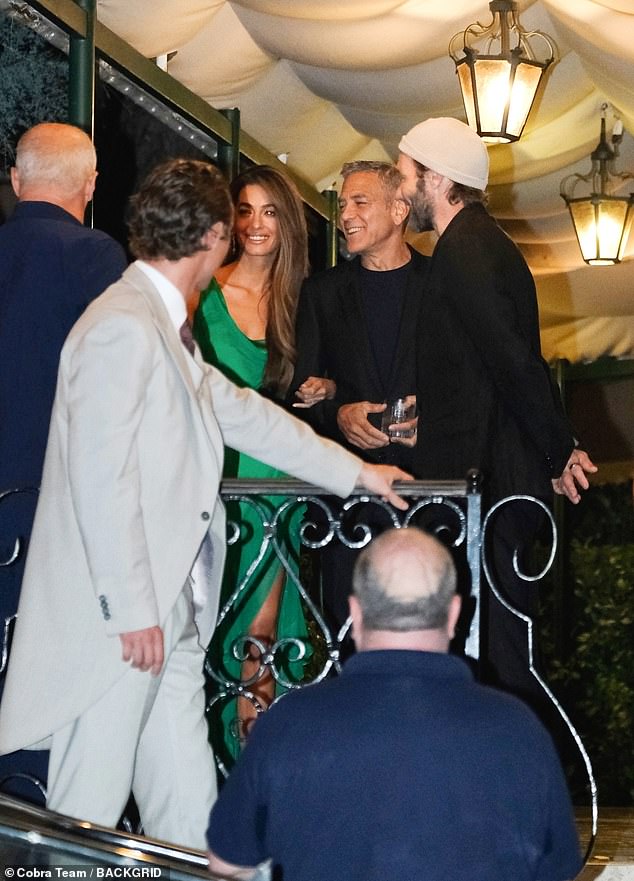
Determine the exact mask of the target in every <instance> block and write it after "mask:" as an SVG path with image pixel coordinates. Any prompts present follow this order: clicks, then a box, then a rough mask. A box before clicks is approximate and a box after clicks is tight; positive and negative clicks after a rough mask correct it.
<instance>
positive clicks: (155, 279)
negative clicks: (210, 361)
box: [135, 260, 203, 388]
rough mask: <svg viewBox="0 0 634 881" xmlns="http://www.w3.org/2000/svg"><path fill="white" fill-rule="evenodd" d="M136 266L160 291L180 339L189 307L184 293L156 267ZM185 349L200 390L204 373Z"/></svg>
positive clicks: (194, 379) (138, 261)
mask: <svg viewBox="0 0 634 881" xmlns="http://www.w3.org/2000/svg"><path fill="white" fill-rule="evenodd" d="M135 265H136V266H138V268H139V269H140V270H141V271H142V272H144V273H145V274H146V275H147V277H148V278H149V279H150V281H151V282H152V284H153V285H154V287H155V288H156V290H157V291H158V294H159V296H160V298H161V301H162V302H163V305H164V306H165V308H166V310H167V314H168V315H169V317H170V321H171V323H172V324H173V325H174V330H175V331H176V334H177V336H178V338H179V339H180V330H181V327H182V326H183V324H184V322H185V321H187V307H186V306H185V300H184V299H183V295H182V293H181V292H180V291H179V290H178V288H177V287H176V285H175V284H173V283H172V282H171V281H170V280H169V278H167V276H165V275H163V273H162V272H159V270H158V269H156V268H155V267H154V266H150V264H149V263H146V262H145V260H137V261H136V264H135ZM183 349H184V351H185V352H186V353H187V354H186V356H185V357H186V358H187V364H188V366H189V370H190V373H191V377H192V380H193V382H194V385H195V386H196V388H198V386H199V385H200V382H201V380H202V377H203V372H202V370H201V369H200V367H199V366H198V364H197V363H196V361H195V360H194V358H193V357H192V356H191V355H190V354H189V352H188V351H187V349H186V348H185V346H183Z"/></svg>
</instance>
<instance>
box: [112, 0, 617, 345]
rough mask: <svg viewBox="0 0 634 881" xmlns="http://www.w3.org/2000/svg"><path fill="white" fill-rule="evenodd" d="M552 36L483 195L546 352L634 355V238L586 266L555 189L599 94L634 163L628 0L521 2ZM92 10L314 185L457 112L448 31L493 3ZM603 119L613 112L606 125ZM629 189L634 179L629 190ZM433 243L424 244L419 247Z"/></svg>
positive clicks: (211, 3)
mask: <svg viewBox="0 0 634 881" xmlns="http://www.w3.org/2000/svg"><path fill="white" fill-rule="evenodd" d="M519 8H520V10H521V23H522V25H523V27H524V28H526V29H527V30H532V29H540V30H543V31H545V32H546V33H548V34H549V35H550V36H552V37H553V38H554V39H555V41H556V42H557V45H558V48H559V53H560V61H559V63H558V64H557V65H556V66H554V67H553V68H552V69H551V72H550V73H549V75H548V79H547V82H546V85H545V88H544V89H543V91H542V93H541V96H540V98H539V99H538V103H537V104H536V106H535V107H534V108H533V112H532V115H531V118H530V120H529V122H528V125H527V128H526V130H525V132H524V135H523V136H522V139H521V140H520V141H519V142H518V143H517V144H514V145H504V146H502V145H498V146H493V147H491V148H490V157H491V181H490V184H491V185H490V190H489V192H490V197H491V201H490V206H491V209H492V212H493V213H494V214H495V215H496V217H498V219H499V220H500V222H501V223H502V225H503V226H504V228H505V229H506V230H507V232H508V233H509V234H510V235H511V236H512V237H513V238H514V239H515V241H517V243H518V244H519V246H520V247H521V248H522V250H523V252H524V254H525V256H526V259H527V260H528V262H529V265H530V266H531V269H532V271H533V273H534V274H535V277H536V281H537V285H538V292H539V298H540V309H541V322H542V331H543V334H542V336H543V344H544V350H545V354H546V356H547V357H548V358H549V359H551V358H557V357H565V358H568V359H570V360H571V361H580V360H594V359H596V358H598V357H600V356H602V355H615V356H618V357H629V358H632V357H634V260H633V259H632V258H633V257H634V234H633V235H632V238H631V241H630V243H629V246H628V250H627V258H628V259H626V260H625V261H624V262H623V263H622V264H620V265H619V266H614V267H588V266H585V264H584V263H583V261H582V259H581V255H580V253H579V250H578V247H577V243H576V239H575V235H574V231H573V228H572V223H571V221H570V218H569V215H568V212H567V209H566V207H565V204H564V202H563V201H562V199H561V197H560V196H559V183H560V181H561V179H562V178H563V177H564V176H565V175H567V174H570V173H572V172H582V173H586V172H587V171H589V169H590V159H589V156H590V153H591V152H592V150H593V149H594V148H595V146H596V144H597V141H598V138H599V117H600V107H601V105H602V103H604V102H608V103H609V104H610V105H611V106H612V107H613V108H614V110H615V111H616V112H617V113H618V114H619V115H620V116H621V118H622V120H623V123H624V125H625V128H626V134H625V137H624V139H623V143H622V145H621V156H620V158H619V160H618V163H617V167H618V170H620V171H625V170H630V171H633V172H634V138H633V137H632V135H631V134H630V133H634V0H520V2H519ZM98 17H99V19H100V21H102V22H103V23H104V24H105V25H107V26H108V27H109V28H111V29H112V30H113V31H115V32H116V33H117V34H118V35H119V36H121V37H123V38H124V39H125V40H127V41H128V42H129V43H131V44H132V45H133V46H134V47H135V48H136V49H138V50H139V51H140V52H142V53H143V54H144V55H146V56H148V57H154V56H157V55H162V54H165V53H168V52H174V51H177V55H176V56H174V58H173V59H172V61H171V62H170V65H169V72H170V74H172V75H173V76H174V77H175V78H176V79H178V80H180V81H181V82H182V83H184V84H185V85H186V86H187V87H188V88H190V89H191V90H192V91H193V92H195V93H196V94H198V95H201V96H202V97H203V98H205V99H206V100H207V101H208V102H209V103H210V104H211V105H213V106H214V107H216V108H219V109H221V108H226V107H236V106H237V107H239V108H240V112H241V120H242V126H243V128H244V130H245V131H246V132H248V133H249V134H250V135H251V136H252V137H254V138H256V139H257V140H258V141H260V142H261V143H262V144H263V145H264V146H265V147H267V148H268V149H269V150H270V151H271V152H273V153H275V154H281V153H286V154H288V164H289V165H290V166H292V167H293V169H294V170H295V171H297V172H298V173H299V174H300V175H301V176H302V177H304V178H305V179H306V180H307V181H309V182H310V183H312V184H313V185H314V186H315V187H317V188H318V189H325V188H326V187H329V186H331V185H332V184H333V182H335V181H337V180H338V172H339V169H340V168H341V166H342V164H343V163H344V162H346V161H349V160H351V159H356V158H372V159H376V158H394V157H395V155H396V151H397V144H398V141H399V139H400V137H401V135H402V134H403V133H404V132H405V131H406V130H407V129H408V128H410V127H411V126H412V125H414V124H415V123H417V122H420V121H421V120H422V119H425V118H427V117H429V116H457V117H459V118H462V119H464V112H463V108H462V101H461V98H460V92H459V88H458V82H457V77H456V74H455V71H454V65H453V62H452V61H451V60H450V58H449V56H448V54H447V46H448V43H449V40H450V38H451V37H452V36H453V34H454V33H456V32H457V31H461V30H464V28H465V27H466V26H467V25H468V24H470V23H471V22H474V21H477V20H479V21H482V22H483V23H486V22H488V21H489V20H490V13H489V11H488V3H487V0H450V2H442V0H178V2H174V0H99V2H98ZM609 121H610V120H609V119H608V122H609ZM633 186H634V185H633ZM426 244H427V245H429V243H426Z"/></svg>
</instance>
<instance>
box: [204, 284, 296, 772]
mask: <svg viewBox="0 0 634 881" xmlns="http://www.w3.org/2000/svg"><path fill="white" fill-rule="evenodd" d="M193 333H194V338H195V339H196V342H197V343H198V345H199V346H200V349H201V352H202V355H203V358H204V359H205V360H206V361H207V362H208V363H210V364H213V365H214V366H215V367H218V368H219V369H220V370H222V372H223V373H224V374H225V376H228V377H229V379H231V380H233V382H235V383H236V384H237V385H239V386H241V387H249V388H254V389H258V388H260V386H261V384H262V377H263V374H264V368H265V366H266V359H267V349H266V343H265V341H264V340H252V339H250V338H249V337H247V336H246V335H245V334H244V333H243V332H242V331H241V330H240V328H239V327H238V325H237V324H236V323H235V322H234V320H233V318H232V317H231V315H230V314H229V310H228V309H227V304H226V301H225V298H224V296H223V293H222V290H221V288H220V286H219V285H218V282H217V281H216V280H215V279H212V281H211V283H210V285H209V287H208V288H207V289H206V290H205V291H203V293H202V294H201V297H200V303H199V306H198V309H197V311H196V314H195V316H194V322H193ZM223 474H224V476H225V477H260V478H274V477H284V476H286V475H285V474H284V473H283V472H281V471H277V470H276V469H275V468H271V467H270V466H269V465H265V464H264V463H263V462H259V461H258V460H257V459H252V458H251V457H250V456H247V455H245V454H244V453H239V452H237V451H236V450H232V449H231V448H229V447H225V462H224V469H223ZM255 501H256V502H257V504H259V505H261V506H262V507H263V508H264V509H265V510H266V513H267V519H269V520H270V519H271V518H272V516H273V515H274V513H275V511H276V510H277V509H279V507H280V505H281V504H282V503H283V502H284V501H286V499H285V498H283V497H280V496H258V497H257V498H256V499H255ZM304 510H305V509H304V506H303V505H294V506H292V508H291V509H289V512H288V513H287V514H285V515H284V516H283V519H282V522H281V526H280V527H278V529H277V531H276V535H277V537H278V539H279V540H280V544H281V549H282V551H283V554H284V557H285V559H286V561H287V564H288V566H289V568H290V569H291V571H292V572H293V573H294V574H295V575H296V576H297V573H298V570H299V538H298V535H299V526H300V524H301V521H302V517H303V513H304ZM227 520H228V521H234V522H236V523H239V524H240V541H239V542H237V543H236V544H233V545H230V546H229V547H228V548H227V561H226V564H225V572H224V577H223V585H222V596H221V603H220V607H221V608H222V606H223V605H224V604H225V603H226V602H227V600H228V599H229V598H230V597H231V595H232V594H233V593H234V591H235V590H236V588H237V586H238V585H239V584H241V583H242V581H243V579H244V578H245V576H246V574H247V570H248V568H249V566H250V565H251V564H252V563H253V561H254V559H255V558H256V557H257V556H258V554H259V553H260V551H261V549H262V546H263V540H264V530H263V527H262V520H261V518H260V516H259V515H258V514H257V513H256V511H255V510H254V509H253V507H252V506H251V505H250V504H248V503H246V502H229V503H228V505H227ZM281 568H282V564H281V562H280V560H279V558H278V557H277V555H276V554H275V551H274V550H273V549H272V547H271V546H270V545H268V546H267V548H266V550H265V552H264V555H263V557H262V559H261V560H260V562H259V564H258V565H257V568H256V569H255V570H254V572H253V573H251V575H250V576H249V578H248V580H247V581H246V584H245V587H244V589H243V590H242V591H241V592H240V595H239V597H238V599H237V602H236V603H235V604H234V606H233V608H232V611H231V612H229V614H228V615H227V616H226V618H225V619H224V620H223V621H222V622H220V624H219V625H218V627H217V628H216V632H215V634H214V638H213V640H212V642H211V646H210V648H209V660H210V661H211V664H212V666H213V668H214V670H216V671H218V672H219V673H220V674H221V675H222V676H223V677H225V678H226V679H227V680H228V681H230V682H236V683H237V682H239V681H240V677H241V662H240V661H239V660H238V659H236V657H235V655H234V654H233V651H234V643H235V640H236V639H238V638H239V637H241V636H244V635H245V634H247V633H248V631H249V627H250V625H251V622H252V621H253V619H254V617H255V615H256V614H257V612H258V610H259V609H260V607H261V605H262V603H263V601H264V600H265V598H266V597H267V595H268V593H269V591H270V589H271V586H272V584H273V582H274V581H275V579H276V577H277V576H278V574H279V572H280V569H281ZM306 635H307V630H306V622H305V619H304V613H303V610H302V603H301V598H300V596H299V593H298V591H297V588H296V587H295V585H294V583H293V581H292V579H291V578H289V577H288V575H287V578H286V582H285V586H284V588H283V590H282V597H281V603H280V608H279V612H278V619H277V628H276V638H277V640H280V639H283V638H289V637H290V638H297V639H300V640H302V641H305V639H306ZM235 647H236V648H237V649H239V646H235ZM238 654H239V652H238ZM239 656H240V654H239ZM297 657H298V649H297V646H296V645H295V644H292V643H291V644H288V645H287V646H286V648H281V649H280V650H279V651H277V652H276V655H275V661H276V666H277V668H278V669H279V672H280V674H281V676H282V678H283V679H284V680H285V681H287V682H289V683H297V682H299V681H300V680H301V678H302V674H303V669H304V663H305V660H306V659H304V660H297ZM213 688H214V686H213V684H212V694H213ZM285 690H287V689H286V688H285V687H284V686H283V685H281V684H280V683H277V684H276V694H280V693H282V692H283V691H285ZM216 693H217V689H216ZM237 709H238V706H237V700H236V699H235V698H232V699H220V700H218V702H217V704H215V706H214V708H213V709H212V711H211V712H210V714H209V725H210V737H211V742H212V745H213V747H214V751H215V753H216V756H217V757H218V758H219V759H220V760H221V761H222V762H223V764H225V765H227V764H228V765H231V764H232V762H233V759H234V758H235V756H236V755H237V754H238V752H239V750H240V731H239V724H238V719H237ZM219 729H222V730H221V731H220V730H219Z"/></svg>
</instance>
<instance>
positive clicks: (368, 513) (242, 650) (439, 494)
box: [0, 472, 597, 855]
mask: <svg viewBox="0 0 634 881" xmlns="http://www.w3.org/2000/svg"><path fill="white" fill-rule="evenodd" d="M396 488H397V490H398V491H399V492H401V494H402V495H404V496H405V497H406V498H407V499H408V501H409V508H408V510H407V511H404V512H401V511H396V510H395V509H394V508H392V507H391V506H390V505H389V504H387V503H385V502H384V501H382V500H381V499H379V498H377V497H372V496H369V495H367V494H366V493H363V492H355V493H354V494H353V495H351V496H350V497H349V498H348V499H347V500H346V501H345V502H343V503H342V502H341V501H340V500H335V499H333V498H332V497H331V496H326V495H325V494H324V493H323V492H322V491H320V490H319V489H317V488H316V487H314V486H311V485H309V484H303V483H300V482H298V481H295V480H291V479H287V480H274V481H261V480H227V481H225V482H224V483H223V485H222V498H223V500H224V501H225V503H226V505H227V509H228V552H229V554H231V553H232V549H233V551H236V550H238V549H243V548H244V539H245V534H244V533H245V523H248V528H249V530H250V534H249V535H248V536H246V538H247V539H248V547H249V557H248V559H246V560H245V559H244V558H243V559H242V560H241V561H240V565H239V566H238V568H237V570H236V571H237V573H238V574H237V575H235V572H234V573H233V574H234V576H235V577H233V579H232V577H231V576H232V573H231V570H230V569H228V570H227V572H228V574H227V576H226V577H225V584H224V587H223V596H222V598H221V606H220V611H219V615H218V625H217V630H216V636H215V637H214V642H212V647H211V649H210V652H209V655H208V658H207V662H206V675H207V682H208V701H207V709H208V714H209V720H210V731H211V735H212V741H214V750H215V753H216V756H217V762H218V767H219V771H220V773H221V774H223V775H226V774H227V773H228V772H229V770H230V768H231V765H232V763H233V760H234V758H235V755H236V754H237V752H238V751H239V749H240V747H241V742H242V735H243V733H244V732H243V729H242V727H241V721H242V720H241V714H242V715H244V716H246V717H247V721H248V719H249V718H253V717H255V716H257V714H258V713H261V712H264V711H265V710H266V709H267V708H268V706H269V705H270V704H271V703H272V702H273V701H275V700H278V699H279V698H280V696H281V695H282V694H284V693H285V692H286V691H288V690H291V689H296V688H302V687H305V686H308V685H312V684H315V683H317V682H320V681H322V680H323V679H324V678H326V677H327V676H330V675H336V674H337V673H338V672H339V670H340V668H341V661H342V654H344V653H345V651H346V645H347V642H348V641H349V639H350V635H349V621H348V622H346V624H345V625H343V626H342V627H341V628H340V629H338V630H333V628H332V626H331V624H330V622H329V621H328V620H327V618H326V616H325V614H324V610H323V609H322V607H321V605H320V601H319V591H318V589H317V588H318V584H319V575H318V558H319V555H320V553H321V552H322V551H323V549H324V548H326V547H327V546H328V545H329V544H330V543H332V542H339V543H341V544H342V545H344V546H345V547H347V548H351V549H360V548H362V547H364V546H365V545H366V544H367V543H368V542H369V541H370V540H371V538H372V535H373V533H375V532H376V531H377V529H383V528H386V527H390V526H393V527H397V528H407V527H409V526H411V525H416V526H420V527H422V528H425V529H427V530H428V531H431V532H433V533H434V534H436V535H437V536H438V537H439V538H440V539H441V540H442V541H443V542H444V543H445V544H446V545H447V546H448V547H449V548H450V549H451V551H452V553H453V554H454V556H455V557H456V558H457V560H458V563H459V569H460V570H461V572H462V573H463V575H464V576H465V577H466V578H467V579H468V581H469V584H468V585H467V588H466V591H463V593H466V594H467V599H468V601H469V602H468V605H469V615H468V620H467V621H466V624H465V626H464V631H463V635H462V636H463V648H462V651H463V653H464V654H465V656H467V658H469V659H470V662H471V663H472V664H473V665H475V666H476V667H477V665H478V662H479V660H480V645H481V632H480V611H481V588H482V589H484V590H486V596H487V597H488V599H489V601H490V602H495V603H500V604H501V605H502V606H503V607H504V608H505V609H506V610H507V612H508V614H509V615H512V616H514V617H515V618H517V619H518V620H519V621H521V622H523V624H524V626H525V629H526V640H527V649H528V658H529V665H530V673H531V675H532V676H533V677H534V679H535V681H536V682H537V683H538V684H539V686H540V687H541V688H542V690H543V693H544V695H545V696H546V698H547V699H548V701H549V702H550V704H551V708H552V709H553V710H554V711H555V713H556V716H557V719H558V721H559V723H561V725H562V726H563V728H564V730H565V731H566V732H567V734H568V735H569V736H570V738H571V739H572V742H573V743H574V747H575V749H576V750H577V753H578V757H579V758H580V759H581V761H582V764H583V767H584V769H585V772H586V774H587V779H588V784H589V791H590V799H591V806H592V837H591V840H590V842H589V844H588V851H587V852H588V855H589V853H590V850H591V847H592V844H593V842H594V838H595V836H596V828H597V793H596V784H595V781H594V776H593V772H592V766H591V763H590V759H589V757H588V755H587V752H586V750H585V748H584V746H583V743H582V742H581V739H580V738H579V735H578V733H577V731H576V730H575V728H574V726H573V724H572V722H571V720H570V718H569V716H568V714H567V713H566V712H565V710H564V709H563V707H562V706H561V704H560V703H559V701H558V700H557V698H556V696H555V695H554V694H553V693H552V691H551V690H550V689H549V687H548V686H547V684H546V683H545V682H544V681H543V679H542V678H541V676H540V674H539V672H538V670H537V669H536V666H535V663H534V650H533V636H534V623H533V621H532V619H531V618H530V617H529V616H528V615H526V614H524V613H523V612H521V611H519V610H518V609H516V608H514V607H513V606H512V605H511V604H510V603H509V601H508V598H507V597H506V595H505V593H504V591H503V590H502V589H501V588H500V585H498V584H496V583H495V579H494V574H493V572H492V569H491V567H490V565H489V562H488V559H487V554H486V553H485V549H486V548H487V547H488V546H489V545H490V538H491V533H494V529H495V521H496V515H497V514H498V513H499V511H500V510H501V509H502V508H504V507H506V506H508V505H513V504H517V503H523V504H531V505H537V506H538V507H540V508H541V509H543V513H544V516H545V518H546V520H547V522H548V523H549V524H550V529H551V547H550V550H549V553H548V554H547V560H546V563H545V565H544V566H543V568H542V571H540V572H539V573H538V574H537V575H528V574H525V573H522V572H521V571H520V568H519V563H518V561H517V559H516V560H515V561H514V568H515V571H516V574H517V576H518V577H519V578H520V579H521V580H523V581H525V582H527V583H528V582H532V581H535V580H538V579H540V578H542V577H543V576H544V575H545V574H546V572H547V571H548V569H549V568H550V566H551V565H552V562H553V559H554V556H555V550H556V542H557V536H556V529H555V524H554V520H553V518H552V515H551V513H550V511H549V510H548V508H547V507H546V506H545V505H544V504H543V503H542V502H540V501H538V500H537V499H533V498H531V497H528V496H512V497H509V498H507V499H504V500H502V501H501V502H498V503H497V504H496V505H495V506H494V507H493V508H492V509H491V510H490V511H488V512H487V513H486V516H485V517H484V518H483V517H482V511H481V495H480V491H479V484H478V475H477V473H475V472H474V473H472V474H470V475H469V476H468V478H467V479H465V480H462V481H414V482H407V483H402V484H399V485H398V486H397V487H396ZM33 492H34V490H33V489H31V488H29V489H21V490H18V489H14V490H8V491H6V492H4V493H0V508H1V507H2V504H6V503H7V502H8V501H9V500H10V499H12V498H13V499H14V500H15V497H16V495H19V494H20V493H31V494H32V493H33ZM291 521H292V524H293V526H294V528H295V532H294V533H293V531H292V530H291V531H290V532H289V522H291ZM0 547H1V548H7V549H8V550H7V552H6V554H5V556H4V559H0V569H8V568H9V567H13V566H17V565H20V563H21V562H23V560H22V558H23V552H24V544H23V542H22V541H21V539H20V537H19V536H15V538H9V539H7V537H6V536H0ZM1 556H2V554H0V557H1ZM230 562H231V561H230ZM271 566H273V567H275V568H276V570H277V571H278V572H279V573H281V574H282V575H283V580H284V587H283V590H284V591H286V592H287V593H289V594H290V595H291V596H294V599H295V601H296V605H297V606H298V607H299V608H300V609H301V617H302V619H303V622H304V626H303V629H302V630H301V632H291V633H286V632H284V631H283V630H280V629H279V628H276V629H275V631H274V633H273V635H272V637H270V638H266V639H265V638H261V636H260V635H258V633H257V632H252V631H251V630H250V628H249V627H248V622H247V624H246V625H245V626H244V627H242V629H240V628H238V630H237V631H236V629H235V627H232V625H233V623H234V622H235V621H236V620H237V621H240V613H241V610H243V609H244V608H245V607H246V606H247V605H248V603H249V601H250V599H251V597H252V595H255V593H256V592H257V590H258V589H260V588H261V584H262V578H261V576H262V570H263V569H264V568H266V567H271ZM482 574H483V575H484V579H481V575H482ZM265 593H266V591H265ZM256 600H257V597H256ZM256 606H257V601H256ZM14 620H15V612H12V613H11V614H8V615H6V616H5V618H4V620H3V621H0V639H1V640H2V642H1V645H0V673H2V671H4V669H5V667H6V662H7V658H8V656H9V648H10V634H11V627H12V624H13V622H14ZM226 659H229V662H230V663H226V662H225V661H226ZM247 668H248V669H247ZM267 680H268V682H269V687H270V690H271V694H270V698H269V699H264V698H263V697H262V696H261V686H262V685H263V683H265V682H266V681H267ZM241 707H242V710H241ZM2 785H3V781H0V789H1V788H2Z"/></svg>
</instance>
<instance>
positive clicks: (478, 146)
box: [398, 116, 489, 190]
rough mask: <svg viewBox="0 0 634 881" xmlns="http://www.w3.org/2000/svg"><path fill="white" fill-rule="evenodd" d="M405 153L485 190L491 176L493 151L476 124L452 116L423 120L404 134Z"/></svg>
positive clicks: (478, 188)
mask: <svg viewBox="0 0 634 881" xmlns="http://www.w3.org/2000/svg"><path fill="white" fill-rule="evenodd" d="M398 148H399V150H400V151H401V153H405V155H406V156H410V157H411V158H412V159H416V161H417V162H420V163H421V165H424V166H425V167H426V168H431V170H432V171H435V172H437V173H438V174H442V175H443V176H444V177H447V178H449V180H452V181H455V182H456V183H459V184H464V185H465V186H467V187H473V188H474V189H476V190H485V189H486V185H487V181H488V179H489V154H488V153H487V148H486V146H485V144H484V141H482V139H481V138H480V136H479V135H478V134H476V132H474V130H473V129H472V128H469V126H468V125H465V123H464V122H460V120H459V119H453V118H452V117H450V116H440V117H437V118H435V119H426V120H425V121H424V122H419V123H418V125H415V126H414V128H413V129H410V131H408V133H407V134H406V135H403V137H402V138H401V143H400V144H399V145H398Z"/></svg>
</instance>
